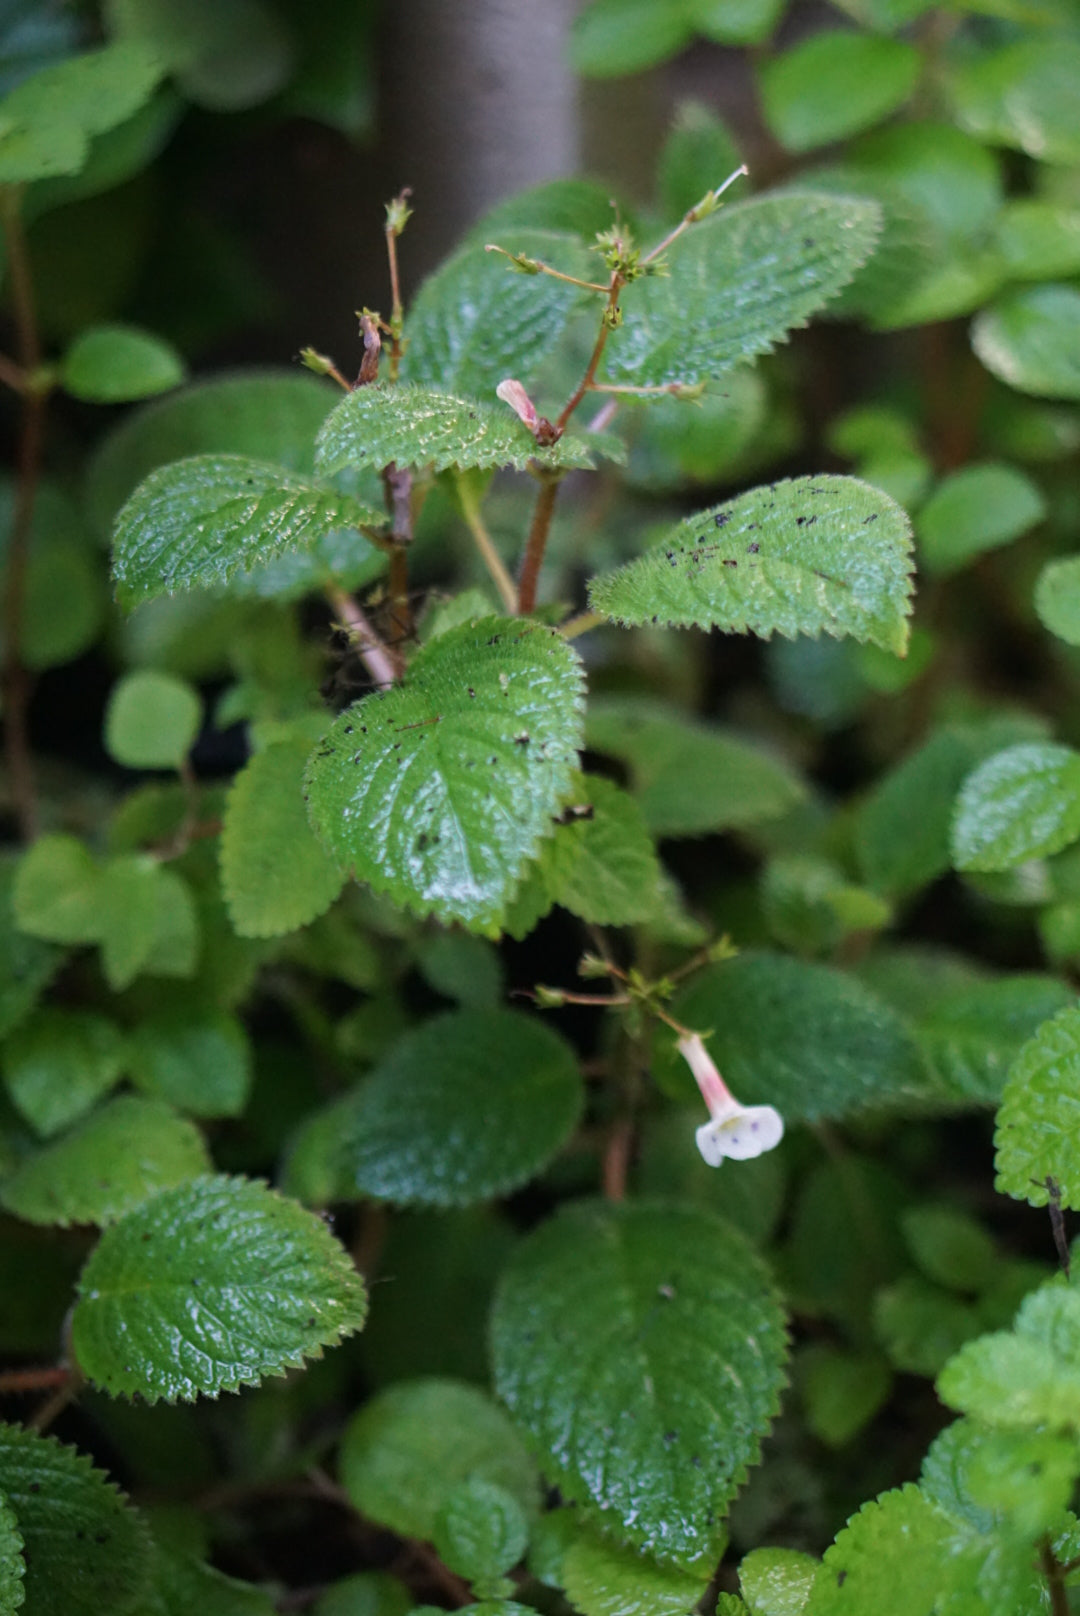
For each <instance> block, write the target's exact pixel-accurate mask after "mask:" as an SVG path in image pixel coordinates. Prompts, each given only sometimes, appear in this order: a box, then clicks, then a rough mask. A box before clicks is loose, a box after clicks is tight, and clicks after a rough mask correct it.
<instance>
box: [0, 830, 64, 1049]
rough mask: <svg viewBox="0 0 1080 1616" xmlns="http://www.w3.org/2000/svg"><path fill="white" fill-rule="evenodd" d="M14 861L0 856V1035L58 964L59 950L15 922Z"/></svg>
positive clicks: (22, 1013)
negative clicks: (22, 929) (13, 900)
mask: <svg viewBox="0 0 1080 1616" xmlns="http://www.w3.org/2000/svg"><path fill="white" fill-rule="evenodd" d="M16 868H17V866H16V864H15V862H14V861H13V860H11V859H5V860H0V1038H7V1037H8V1035H9V1034H10V1033H12V1032H14V1030H15V1028H16V1027H18V1026H19V1024H20V1023H21V1022H22V1021H23V1020H24V1019H25V1018H26V1016H28V1015H29V1014H30V1011H31V1010H32V1009H33V1008H34V1006H35V1005H36V1004H37V1002H38V1000H39V998H40V997H41V995H42V993H44V991H45V989H46V987H48V985H49V983H50V981H51V980H52V978H53V977H54V976H55V974H56V972H57V970H58V969H59V966H60V961H61V958H62V956H61V954H60V951H59V950H58V949H56V948H53V947H52V946H51V945H50V944H48V943H43V942H41V941H39V940H38V938H36V937H29V936H27V934H26V933H25V932H23V931H20V930H19V928H18V926H17V925H16V921H15V915H14V912H13V905H12V894H13V890H14V885H15V874H16Z"/></svg>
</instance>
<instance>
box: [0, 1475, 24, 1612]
mask: <svg viewBox="0 0 1080 1616" xmlns="http://www.w3.org/2000/svg"><path fill="white" fill-rule="evenodd" d="M22 1551H23V1540H22V1534H21V1533H20V1531H19V1526H18V1522H17V1521H16V1519H15V1517H14V1515H13V1514H12V1512H11V1510H10V1509H9V1508H8V1506H7V1503H6V1502H5V1500H4V1497H3V1494H0V1613H2V1616H15V1612H16V1611H17V1610H18V1609H19V1608H20V1606H21V1605H22V1602H23V1600H24V1599H25V1598H26V1593H25V1590H24V1588H23V1578H24V1577H25V1576H26V1562H25V1561H24V1559H23V1552H22Z"/></svg>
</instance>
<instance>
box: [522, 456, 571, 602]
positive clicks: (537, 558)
mask: <svg viewBox="0 0 1080 1616" xmlns="http://www.w3.org/2000/svg"><path fill="white" fill-rule="evenodd" d="M561 480H562V479H561V477H560V476H559V474H558V473H551V472H544V473H542V474H541V479H540V492H539V493H538V494H537V496H536V506H535V508H534V510H533V518H532V524H531V526H530V528H529V537H528V539H527V540H526V541H525V556H524V559H523V561H522V563H521V582H520V584H519V586H518V611H519V612H520V613H521V615H522V616H523V617H526V616H528V614H529V612H531V611H533V610H534V608H535V606H536V586H537V584H538V582H539V580H540V568H541V567H542V566H543V564H544V551H545V550H546V548H547V540H548V533H549V531H550V528H551V518H552V516H553V514H554V511H555V500H556V498H557V497H558V493H559V483H560V481H561Z"/></svg>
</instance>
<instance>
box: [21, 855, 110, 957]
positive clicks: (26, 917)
mask: <svg viewBox="0 0 1080 1616" xmlns="http://www.w3.org/2000/svg"><path fill="white" fill-rule="evenodd" d="M99 885H100V877H99V872H98V868H97V865H96V864H95V863H94V860H93V859H92V857H91V856H90V854H89V853H88V852H87V850H86V848H85V847H84V846H83V844H82V842H79V841H76V839H75V837H74V836H56V835H54V836H40V837H39V838H38V840H37V841H36V842H35V843H34V844H33V846H32V847H31V848H30V849H29V850H28V851H27V852H26V853H24V854H23V857H22V859H21V860H20V862H19V866H18V869H17V870H16V872H15V885H14V888H13V889H12V900H11V901H12V908H13V911H14V915H15V924H16V925H17V926H18V927H19V929H20V931H25V932H29V933H30V935H31V936H32V937H44V938H46V939H47V940H48V941H49V942H53V943H88V942H94V941H96V939H97V936H98V930H99V916H98V891H99Z"/></svg>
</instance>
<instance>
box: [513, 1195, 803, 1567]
mask: <svg viewBox="0 0 1080 1616" xmlns="http://www.w3.org/2000/svg"><path fill="white" fill-rule="evenodd" d="M492 1357H493V1361H494V1366H495V1383H496V1386H497V1389H498V1391H499V1394H500V1396H501V1397H502V1398H503V1399H504V1400H505V1402H506V1403H507V1404H508V1405H509V1407H510V1409H511V1411H512V1413H513V1414H514V1416H515V1418H516V1419H517V1420H518V1422H519V1424H521V1425H522V1426H523V1427H524V1429H525V1430H526V1431H528V1432H529V1434H530V1436H531V1438H532V1439H533V1441H534V1442H535V1444H536V1446H537V1448H538V1450H539V1451H540V1453H541V1454H542V1455H543V1457H542V1460H541V1462H542V1464H543V1466H544V1469H545V1472H546V1474H547V1476H548V1478H549V1480H551V1481H552V1482H553V1483H554V1484H556V1485H557V1486H558V1487H559V1489H560V1491H561V1492H562V1494H563V1497H564V1498H566V1499H568V1500H570V1501H575V1500H577V1501H581V1502H585V1501H586V1500H588V1501H590V1502H591V1503H592V1504H593V1505H595V1506H596V1508H597V1509H598V1510H599V1511H600V1512H601V1516H602V1519H603V1520H604V1522H605V1524H607V1525H609V1526H610V1527H611V1528H612V1529H613V1530H614V1531H615V1532H617V1533H618V1534H619V1535H621V1536H624V1537H626V1538H628V1539H629V1540H630V1541H631V1542H632V1543H633V1544H635V1545H636V1546H637V1547H638V1548H641V1549H644V1550H646V1551H647V1552H649V1553H652V1554H655V1555H657V1556H658V1557H660V1558H663V1559H665V1560H676V1561H686V1560H696V1559H698V1558H699V1557H702V1556H705V1555H708V1554H715V1553H717V1552H718V1549H719V1544H720V1540H721V1528H720V1525H719V1521H718V1516H719V1515H720V1514H721V1513H722V1512H723V1510H724V1508H725V1506H726V1505H727V1503H728V1501H729V1500H730V1499H731V1497H732V1496H733V1494H734V1493H735V1491H736V1489H737V1488H738V1486H739V1485H740V1483H741V1481H742V1479H743V1476H744V1475H745V1472H746V1468H747V1466H749V1465H751V1464H753V1463H755V1461H756V1460H757V1457H758V1452H759V1447H760V1442H761V1439H762V1437H763V1436H764V1435H765V1433H766V1431H767V1430H768V1427H769V1422H770V1420H771V1418H772V1416H773V1415H774V1414H775V1412H776V1409H777V1404H778V1396H779V1390H780V1387H781V1385H782V1383H783V1359H784V1324H783V1316H782V1313H781V1310H780V1307H779V1304H778V1302H777V1299H776V1297H775V1295H774V1293H773V1290H772V1285H771V1282H770V1280H769V1277H768V1274H767V1272H766V1270H765V1268H764V1265H763V1264H762V1263H761V1261H760V1259H759V1258H758V1257H757V1256H756V1255H755V1254H754V1252H753V1249H752V1247H751V1246H750V1245H749V1243H748V1242H747V1241H746V1240H745V1239H744V1237H743V1236H742V1235H740V1234H738V1233H737V1231H736V1230H735V1229H733V1228H732V1227H731V1226H730V1225H728V1224H725V1223H724V1222H722V1221H721V1220H720V1219H718V1218H714V1217H713V1216H712V1215H711V1214H708V1213H705V1212H702V1211H700V1210H695V1211H690V1210H682V1209H678V1208H675V1207H670V1206H662V1205H655V1204H649V1203H637V1202H633V1203H631V1202H623V1203H620V1204H615V1203H611V1202H605V1203H599V1202H584V1203H581V1202H578V1203H575V1204H572V1205H570V1206H565V1207H563V1208H562V1210H561V1211H560V1212H558V1213H557V1214H556V1215H555V1216H554V1217H553V1218H550V1219H549V1220H548V1221H547V1222H546V1223H544V1224H542V1225H541V1226H540V1228H539V1229H537V1230H536V1231H535V1232H534V1233H533V1234H531V1235H530V1236H529V1237H528V1238H527V1239H526V1240H525V1241H523V1242H522V1244H521V1245H520V1246H519V1247H518V1249H517V1251H516V1253H515V1255H514V1256H513V1258H512V1259H511V1261H510V1265H509V1267H508V1268H507V1270H506V1272H505V1273H504V1275H503V1279H502V1282H501V1285H500V1288H499V1292H498V1294H497V1297H496V1302H495V1308H494V1313H493V1316H492ZM598 1365H602V1366H603V1373H602V1374H598V1373H597V1366H598ZM718 1387H721V1388H722V1395H721V1396H719V1397H718V1396H717V1388H718ZM695 1461H696V1462H695Z"/></svg>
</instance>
